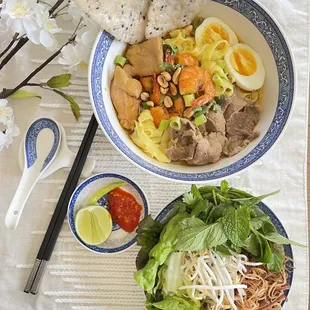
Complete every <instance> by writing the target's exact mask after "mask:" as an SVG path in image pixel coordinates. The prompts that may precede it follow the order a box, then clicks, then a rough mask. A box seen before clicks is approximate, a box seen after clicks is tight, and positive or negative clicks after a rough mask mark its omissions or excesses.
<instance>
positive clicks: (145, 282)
mask: <svg viewBox="0 0 310 310" xmlns="http://www.w3.org/2000/svg"><path fill="white" fill-rule="evenodd" d="M158 267H159V264H158V262H157V261H156V259H150V260H149V261H148V262H147V264H146V265H145V267H144V268H143V269H140V270H138V271H136V272H135V273H134V278H135V280H136V282H137V283H138V284H139V285H140V286H141V288H142V289H143V290H144V291H146V292H148V293H150V294H151V293H152V291H153V287H154V286H155V281H156V275H157V270H158Z"/></svg>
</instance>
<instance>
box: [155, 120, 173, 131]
mask: <svg viewBox="0 0 310 310" xmlns="http://www.w3.org/2000/svg"><path fill="white" fill-rule="evenodd" d="M169 125H170V120H169V119H162V120H161V121H160V124H159V126H158V129H159V130H162V131H164V130H166V129H167V128H168V127H169Z"/></svg>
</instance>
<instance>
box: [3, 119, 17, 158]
mask: <svg viewBox="0 0 310 310" xmlns="http://www.w3.org/2000/svg"><path fill="white" fill-rule="evenodd" d="M19 134H20V130H19V128H18V127H17V125H16V124H15V123H14V116H12V117H11V118H10V119H9V120H8V122H7V128H6V130H5V132H0V152H1V151H2V149H3V147H4V146H5V147H6V148H9V146H10V144H12V143H13V138H14V137H17V136H18V135H19Z"/></svg>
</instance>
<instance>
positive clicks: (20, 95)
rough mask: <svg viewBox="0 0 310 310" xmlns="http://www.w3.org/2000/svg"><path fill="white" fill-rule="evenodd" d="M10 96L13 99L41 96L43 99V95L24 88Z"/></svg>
mask: <svg viewBox="0 0 310 310" xmlns="http://www.w3.org/2000/svg"><path fill="white" fill-rule="evenodd" d="M9 98H13V99H25V98H40V99H42V97H41V96H40V95H38V94H36V93H31V92H29V91H26V90H23V89H19V90H17V91H16V92H15V93H13V94H12V95H11V96H9Z"/></svg>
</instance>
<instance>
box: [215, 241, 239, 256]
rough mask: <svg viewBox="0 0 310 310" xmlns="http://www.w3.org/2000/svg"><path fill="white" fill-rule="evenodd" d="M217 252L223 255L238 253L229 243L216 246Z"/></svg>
mask: <svg viewBox="0 0 310 310" xmlns="http://www.w3.org/2000/svg"><path fill="white" fill-rule="evenodd" d="M215 252H216V253H218V254H220V255H221V256H232V255H236V254H237V252H236V251H235V250H234V249H232V248H230V247H229V246H228V245H227V244H221V245H218V246H217V247H216V248H215Z"/></svg>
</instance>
